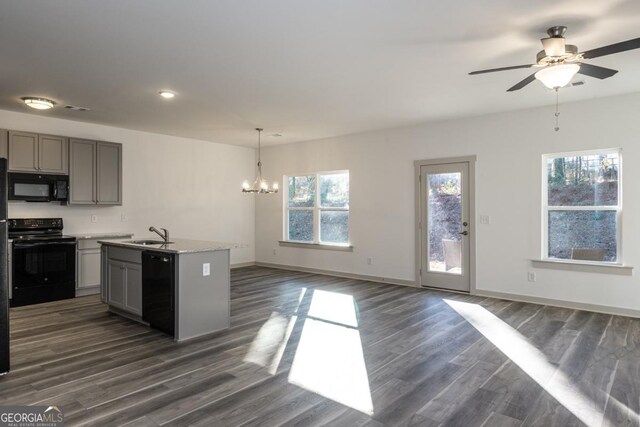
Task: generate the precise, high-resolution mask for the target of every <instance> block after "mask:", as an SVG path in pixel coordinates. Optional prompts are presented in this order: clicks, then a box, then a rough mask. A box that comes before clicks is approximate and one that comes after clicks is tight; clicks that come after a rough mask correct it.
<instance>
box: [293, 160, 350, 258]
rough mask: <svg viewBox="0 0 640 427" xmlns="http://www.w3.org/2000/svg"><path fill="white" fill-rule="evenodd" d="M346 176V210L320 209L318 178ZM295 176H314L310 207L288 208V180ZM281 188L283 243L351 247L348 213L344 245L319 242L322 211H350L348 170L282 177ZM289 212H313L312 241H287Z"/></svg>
mask: <svg viewBox="0 0 640 427" xmlns="http://www.w3.org/2000/svg"><path fill="white" fill-rule="evenodd" d="M345 173H346V174H347V175H348V176H349V206H348V207H346V208H341V207H328V208H325V207H321V206H320V177H321V176H325V175H339V174H345ZM296 176H314V177H315V195H314V200H313V206H312V207H298V206H294V207H290V206H289V178H291V177H296ZM283 181H284V182H283V186H282V187H283V188H286V192H284V191H283V194H285V196H284V197H283V198H282V199H283V211H284V215H283V222H284V224H283V225H284V226H283V230H284V236H283V240H282V242H283V243H293V244H301V245H322V246H336V247H351V214H350V213H349V218H348V220H347V227H348V231H347V242H346V243H335V242H323V241H321V240H320V215H321V212H323V211H329V212H350V210H351V173H350V172H349V170H348V169H342V170H333V171H323V172H314V173H297V174H291V175H284V177H283ZM290 211H313V240H312V241H305V240H291V239H289V212H290Z"/></svg>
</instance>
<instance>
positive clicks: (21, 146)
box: [8, 131, 69, 175]
mask: <svg viewBox="0 0 640 427" xmlns="http://www.w3.org/2000/svg"><path fill="white" fill-rule="evenodd" d="M8 140H9V142H8V159H9V170H10V171H13V172H42V173H48V174H61V175H66V174H68V173H69V140H68V139H67V138H65V137H63V136H55V135H41V134H37V133H32V132H20V131H9V134H8Z"/></svg>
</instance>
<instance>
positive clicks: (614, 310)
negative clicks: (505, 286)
mask: <svg viewBox="0 0 640 427" xmlns="http://www.w3.org/2000/svg"><path fill="white" fill-rule="evenodd" d="M251 266H256V267H265V268H275V269H278V270H290V271H299V272H303V273H315V274H324V275H326V276H334V277H344V278H347V279H356V280H365V281H369V282H375V283H385V284H389V285H399V286H407V287H411V288H416V289H420V290H424V291H433V292H455V293H460V294H463V295H468V294H467V293H466V292H459V291H450V290H447V289H440V288H430V287H427V286H419V285H418V284H416V283H415V282H413V281H411V280H403V279H392V278H385V277H375V276H367V275H363V274H355V273H346V272H341V271H331V270H322V269H318V268H307V267H296V266H293V265H284V264H272V263H268V262H257V261H256V262H255V263H251ZM472 294H473V295H475V296H479V297H488V298H496V299H503V300H508V301H518V302H526V303H530V304H542V305H549V306H553V307H562V308H570V309H573V310H586V311H591V312H595V313H605V314H613V315H617V316H629V317H638V318H640V310H637V309H633V308H625V307H614V306H610V305H599V304H590V303H583V302H575V301H563V300H556V299H551V298H543V297H536V296H533V295H519V294H512V293H507V292H497V291H488V290H484V289H474V292H473V293H472Z"/></svg>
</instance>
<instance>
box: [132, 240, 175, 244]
mask: <svg viewBox="0 0 640 427" xmlns="http://www.w3.org/2000/svg"><path fill="white" fill-rule="evenodd" d="M124 243H133V244H134V245H170V244H172V243H173V242H165V241H164V240H127V241H125V242H124Z"/></svg>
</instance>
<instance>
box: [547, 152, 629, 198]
mask: <svg viewBox="0 0 640 427" xmlns="http://www.w3.org/2000/svg"><path fill="white" fill-rule="evenodd" d="M619 166H620V156H619V153H603V154H592V155H583V156H567V157H551V158H548V159H547V189H548V196H549V197H548V206H616V205H618V172H619Z"/></svg>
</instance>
